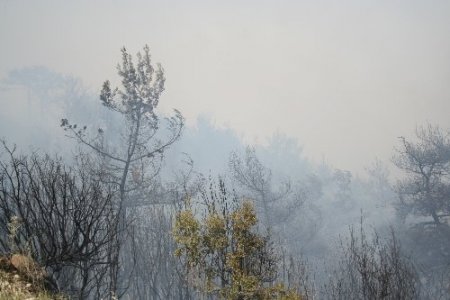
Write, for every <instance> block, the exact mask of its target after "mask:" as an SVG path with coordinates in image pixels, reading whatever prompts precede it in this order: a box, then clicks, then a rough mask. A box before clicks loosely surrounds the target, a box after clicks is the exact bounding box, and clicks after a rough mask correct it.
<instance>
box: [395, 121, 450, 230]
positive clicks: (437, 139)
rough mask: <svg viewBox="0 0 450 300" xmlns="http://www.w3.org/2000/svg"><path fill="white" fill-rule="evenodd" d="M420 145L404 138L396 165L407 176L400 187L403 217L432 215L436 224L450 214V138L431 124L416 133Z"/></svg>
mask: <svg viewBox="0 0 450 300" xmlns="http://www.w3.org/2000/svg"><path fill="white" fill-rule="evenodd" d="M416 136H417V139H418V141H417V142H415V143H414V142H410V141H408V140H407V139H406V138H404V137H401V138H400V139H401V142H402V144H401V148H400V149H398V150H397V155H396V156H395V157H394V159H393V160H394V163H395V165H396V166H397V167H398V168H400V169H401V170H402V171H403V172H404V173H405V175H406V178H405V179H403V180H401V181H399V182H398V184H397V187H396V188H397V192H398V194H399V198H400V203H399V206H398V208H399V209H400V210H402V211H403V214H404V215H405V214H408V213H409V212H412V213H414V214H418V215H422V216H430V217H432V219H433V223H434V224H435V225H440V224H441V223H442V218H444V217H446V216H448V214H449V213H450V136H449V134H448V133H445V132H443V131H442V130H441V129H439V127H433V126H431V125H428V126H426V127H420V128H418V129H417V130H416Z"/></svg>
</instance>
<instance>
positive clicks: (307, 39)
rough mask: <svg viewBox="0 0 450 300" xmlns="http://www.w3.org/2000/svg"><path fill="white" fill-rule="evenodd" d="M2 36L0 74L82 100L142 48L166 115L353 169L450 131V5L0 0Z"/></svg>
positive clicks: (431, 2) (367, 2)
mask: <svg viewBox="0 0 450 300" xmlns="http://www.w3.org/2000/svg"><path fill="white" fill-rule="evenodd" d="M0 41H1V47H0V77H3V76H5V75H6V73H7V72H8V71H10V70H13V69H15V68H20V67H25V66H33V65H42V66H46V67H48V68H50V69H52V70H55V71H57V72H61V73H64V74H71V75H74V76H77V77H80V78H81V79H82V80H83V82H84V83H85V84H86V85H87V86H89V87H90V88H91V89H92V91H98V90H99V88H100V86H101V83H102V82H103V81H104V80H105V79H107V78H108V79H116V78H117V77H116V73H115V66H116V64H117V62H118V60H119V59H120V52H119V49H120V48H121V47H122V46H123V45H125V46H126V47H127V48H128V49H129V50H130V52H131V53H133V54H134V53H135V52H136V51H138V50H140V49H141V48H142V46H143V45H144V44H148V45H149V46H150V48H151V53H152V56H153V59H154V61H155V62H161V63H162V65H163V67H164V68H165V70H166V76H167V84H166V92H165V94H164V95H163V98H162V99H161V107H162V108H163V109H164V110H165V111H169V109H170V108H173V107H174V108H178V109H179V110H181V111H182V113H183V114H184V115H185V116H186V118H187V119H188V121H189V122H190V124H193V123H194V122H195V119H196V117H197V116H198V115H199V114H207V115H210V116H211V117H212V118H213V119H214V120H216V122H217V124H219V125H220V126H228V127H230V128H233V129H235V130H237V131H238V132H239V134H241V135H242V136H243V137H244V138H245V139H246V140H247V141H251V142H264V141H265V139H266V138H267V137H268V136H270V135H272V134H273V133H274V132H276V131H279V132H284V133H286V134H288V135H289V136H293V137H296V138H298V139H299V141H300V143H301V144H303V145H304V150H305V153H306V155H307V156H308V157H310V158H313V159H315V160H317V161H320V160H322V158H324V159H325V160H326V161H327V162H329V163H331V164H333V165H334V166H336V167H338V168H343V169H349V170H352V171H355V170H361V169H362V166H364V165H368V164H369V163H370V162H371V161H372V160H373V158H374V157H375V156H378V157H380V158H381V159H383V160H388V159H389V158H390V156H391V154H392V149H393V146H394V145H395V144H396V143H397V142H398V140H397V137H398V136H399V135H410V134H411V132H412V131H413V129H414V127H415V126H416V125H418V124H422V123H424V122H427V121H428V122H431V123H434V124H439V125H441V126H442V127H444V128H450V1H425V0H424V1H413V0H408V1H393V0H390V1H379V0H378V1H362V0H359V1H261V0H259V1H256V0H255V1H159V2H157V1H144V0H142V1H130V0H128V1H119V0H115V1H93V0H90V1H37V0H36V1H20V0H0ZM7 102H8V99H0V105H8V103H7ZM0 109H1V107H0Z"/></svg>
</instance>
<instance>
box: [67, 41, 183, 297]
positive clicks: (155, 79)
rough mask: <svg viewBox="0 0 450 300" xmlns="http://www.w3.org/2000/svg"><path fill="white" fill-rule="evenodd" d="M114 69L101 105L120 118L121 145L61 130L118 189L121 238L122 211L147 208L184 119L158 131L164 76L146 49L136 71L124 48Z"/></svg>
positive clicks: (81, 130)
mask: <svg viewBox="0 0 450 300" xmlns="http://www.w3.org/2000/svg"><path fill="white" fill-rule="evenodd" d="M117 69H118V74H119V76H120V77H121V79H122V88H120V89H119V88H111V84H110V82H109V81H105V83H104V84H103V87H102V91H101V94H100V100H101V102H102V104H103V105H104V106H105V107H106V108H107V109H108V110H110V111H112V112H115V113H118V114H119V115H121V116H122V117H123V120H124V123H123V125H121V126H120V127H119V130H120V142H119V143H118V144H116V145H111V144H108V143H107V141H106V134H105V131H106V129H102V128H99V129H98V130H97V132H96V133H95V134H94V135H89V134H88V132H87V127H86V126H83V127H80V126H77V124H71V123H70V122H69V121H68V120H67V119H62V120H61V126H62V127H63V128H64V130H66V132H68V136H69V137H72V138H75V139H76V140H77V141H79V142H80V143H81V144H83V145H85V146H86V147H88V148H90V149H91V150H93V151H94V153H96V154H98V155H99V157H100V159H101V161H102V163H103V166H104V167H105V168H106V169H107V170H108V171H109V172H110V174H112V175H113V182H114V183H115V184H116V185H117V187H118V201H117V203H116V209H117V211H118V213H119V216H120V222H119V223H118V227H119V228H118V231H119V232H124V230H123V227H124V226H125V224H126V218H127V209H128V208H132V207H136V206H139V205H142V204H143V202H146V204H148V201H146V200H147V198H148V197H145V196H144V195H146V194H147V192H148V189H149V188H151V184H152V179H153V178H154V177H155V176H156V174H158V172H159V170H160V167H161V163H162V161H163V157H164V151H165V150H167V148H168V147H170V146H171V145H172V144H173V143H174V142H175V141H177V140H178V139H179V138H180V136H181V132H182V128H183V124H184V119H183V117H182V115H181V113H180V112H179V111H177V110H175V113H174V115H173V116H171V117H169V118H166V121H167V122H166V126H162V122H161V120H160V116H159V115H158V113H157V107H158V104H159V101H160V96H161V94H162V92H163V91H164V82H165V76H164V70H163V68H162V67H161V65H160V64H158V65H157V66H156V67H154V66H153V65H152V64H151V58H150V53H149V47H148V46H145V47H144V49H143V53H140V52H138V53H137V63H136V65H135V64H134V63H133V60H132V56H131V55H130V54H128V52H127V50H126V49H125V48H123V49H122V62H121V64H119V65H118V66H117ZM164 129H165V130H164ZM124 240H125V236H124V235H119V236H118V241H117V247H116V248H115V249H114V253H112V258H113V260H115V261H116V265H117V268H116V270H113V272H114V273H115V274H116V275H115V277H116V280H115V281H113V282H112V286H111V292H112V293H114V294H117V293H118V280H117V276H118V275H117V274H118V273H119V256H120V255H119V253H120V247H121V245H122V244H123V243H124ZM113 277H114V276H113Z"/></svg>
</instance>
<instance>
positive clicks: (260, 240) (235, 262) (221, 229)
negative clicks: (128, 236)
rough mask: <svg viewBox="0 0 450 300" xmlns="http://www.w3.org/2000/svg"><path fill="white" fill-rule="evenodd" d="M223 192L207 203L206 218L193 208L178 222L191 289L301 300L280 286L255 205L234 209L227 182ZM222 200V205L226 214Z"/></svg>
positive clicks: (177, 236) (226, 295)
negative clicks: (228, 194)
mask: <svg viewBox="0 0 450 300" xmlns="http://www.w3.org/2000/svg"><path fill="white" fill-rule="evenodd" d="M220 186H221V190H220V192H221V195H220V196H221V197H219V198H213V201H211V202H209V203H207V207H208V209H207V212H206V214H205V216H204V217H203V218H197V217H196V216H195V213H194V211H193V209H192V208H191V207H187V208H186V209H185V210H183V211H181V212H179V213H178V214H177V216H176V218H175V224H174V230H173V236H174V238H175V241H176V242H177V244H178V249H177V250H176V251H175V255H176V256H178V257H180V258H182V259H183V260H184V261H185V263H186V268H187V269H186V273H187V274H186V276H187V278H188V280H189V283H190V284H191V285H192V286H193V287H194V288H195V289H197V290H199V291H201V292H204V293H206V294H208V295H210V296H215V297H219V298H221V299H231V300H234V299H236V300H237V299H261V300H265V299H285V300H288V299H300V296H299V295H298V294H297V293H296V292H295V291H291V290H287V289H286V288H285V287H284V286H283V285H282V284H275V283H274V281H275V279H276V275H277V260H276V256H275V253H274V251H273V247H271V243H270V240H269V238H268V237H267V236H263V235H261V234H259V233H258V232H257V231H256V226H257V225H258V219H257V216H256V213H255V210H254V207H253V203H252V202H250V201H243V202H242V203H241V204H234V207H233V208H229V203H227V202H226V200H227V199H226V198H227V197H226V190H225V188H224V185H223V182H221V185H220ZM212 195H215V194H214V193H212ZM216 197H217V196H216ZM217 199H220V200H221V201H222V203H221V204H222V205H221V207H220V209H219V208H217V205H218V203H217ZM231 206H233V205H231Z"/></svg>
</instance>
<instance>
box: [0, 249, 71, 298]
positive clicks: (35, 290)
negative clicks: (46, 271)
mask: <svg viewBox="0 0 450 300" xmlns="http://www.w3.org/2000/svg"><path fill="white" fill-rule="evenodd" d="M13 257H14V256H13ZM12 261H13V262H14V265H13V264H12ZM16 265H18V266H19V268H16ZM19 269H20V270H19ZM26 272H30V273H26ZM42 274H43V273H42V270H40V269H38V268H37V266H36V264H35V263H34V262H33V261H32V260H30V259H29V258H28V257H25V256H20V257H19V256H15V258H14V259H10V258H8V257H0V300H51V299H54V300H56V299H59V300H62V299H64V297H62V296H55V295H52V294H50V293H49V292H47V291H45V290H44V289H43V283H42V279H43V277H42ZM36 275H38V277H35V276H36Z"/></svg>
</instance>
